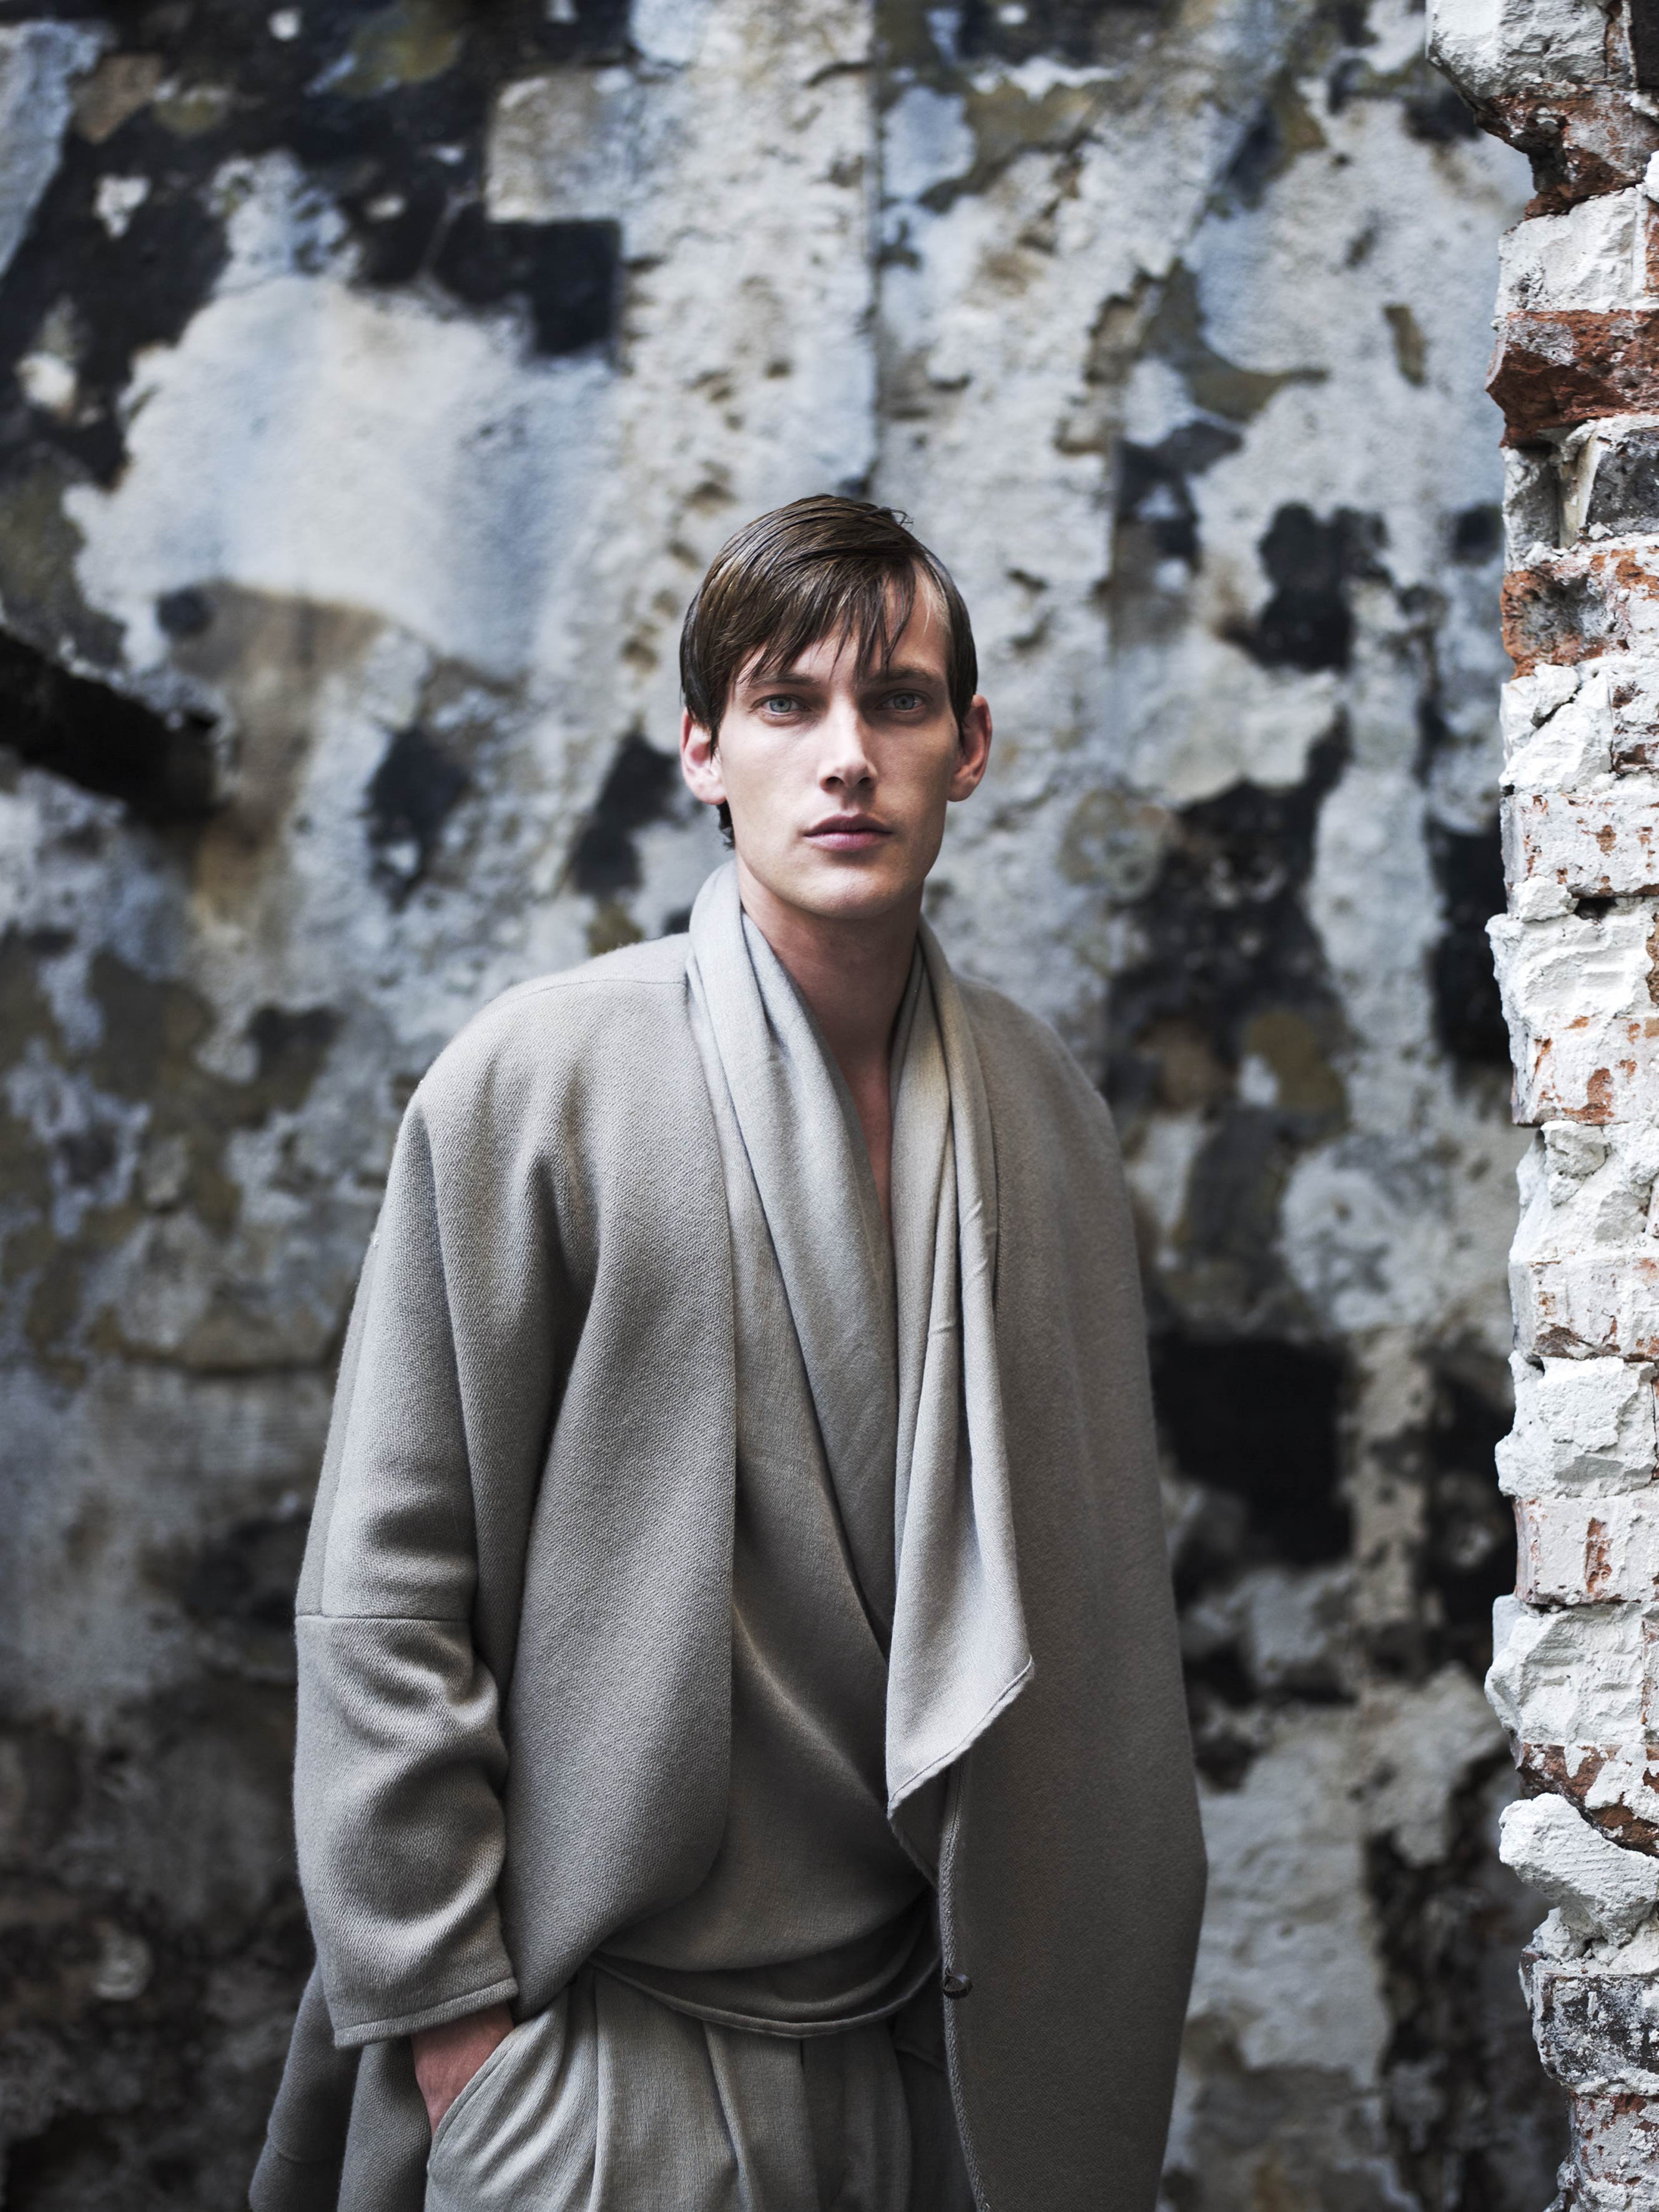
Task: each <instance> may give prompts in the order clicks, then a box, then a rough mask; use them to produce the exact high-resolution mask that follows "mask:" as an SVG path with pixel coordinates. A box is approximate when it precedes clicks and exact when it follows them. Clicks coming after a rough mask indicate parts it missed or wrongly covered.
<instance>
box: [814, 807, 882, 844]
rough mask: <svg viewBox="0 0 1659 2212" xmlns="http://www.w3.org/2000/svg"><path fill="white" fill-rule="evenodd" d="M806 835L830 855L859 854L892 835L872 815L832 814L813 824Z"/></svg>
mask: <svg viewBox="0 0 1659 2212" xmlns="http://www.w3.org/2000/svg"><path fill="white" fill-rule="evenodd" d="M806 834H807V836H809V837H810V838H811V841H812V842H813V843H814V844H815V845H819V846H827V847H828V848H829V850H830V851H831V852H832V853H860V852H864V851H866V850H867V849H868V848H869V847H871V846H872V845H879V844H881V843H883V842H884V841H885V840H886V839H887V838H889V837H890V836H892V834H893V833H892V831H891V830H890V829H889V828H888V827H887V825H886V823H883V822H878V821H877V819H876V817H875V816H874V815H873V814H832V815H830V816H829V817H828V818H827V820H825V821H823V822H817V823H814V824H813V825H812V827H811V829H809V830H808V831H807V833H806Z"/></svg>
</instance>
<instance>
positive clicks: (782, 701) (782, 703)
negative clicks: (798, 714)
mask: <svg viewBox="0 0 1659 2212" xmlns="http://www.w3.org/2000/svg"><path fill="white" fill-rule="evenodd" d="M799 705H800V701H799V699H797V698H796V697H795V696H793V693H791V692H788V691H775V692H773V693H772V694H771V696H769V698H765V699H763V700H762V701H761V711H762V713H763V714H793V713H795V711H796V710H797V708H799Z"/></svg>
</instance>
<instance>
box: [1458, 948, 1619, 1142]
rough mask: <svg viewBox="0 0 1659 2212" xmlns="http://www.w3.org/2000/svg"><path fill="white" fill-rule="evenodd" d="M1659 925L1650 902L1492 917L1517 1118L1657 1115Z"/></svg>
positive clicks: (1599, 1118) (1604, 1118)
mask: <svg viewBox="0 0 1659 2212" xmlns="http://www.w3.org/2000/svg"><path fill="white" fill-rule="evenodd" d="M1653 931H1654V921H1653V916H1652V914H1651V912H1650V909H1649V908H1646V907H1644V906H1632V907H1629V908H1619V909H1616V910H1614V911H1613V912H1612V913H1609V914H1606V915H1601V916H1600V917H1593V916H1589V915H1579V914H1576V913H1575V914H1570V915H1559V916H1552V917H1551V918H1550V919H1548V920H1546V921H1519V920H1516V918H1515V917H1513V916H1511V915H1499V916H1498V918H1497V919H1496V920H1495V921H1493V922H1492V924H1491V927H1490V929H1489V932H1488V934H1489V935H1490V937H1491V939H1492V957H1493V961H1494V963H1495V965H1496V967H1497V969H1498V987H1499V988H1500V990H1501V991H1502V993H1503V997H1504V1018H1506V1020H1507V1021H1508V1023H1509V1025H1510V1045H1511V1048H1512V1050H1513V1052H1514V1055H1515V1069H1516V1094H1515V1095H1516V1107H1515V1111H1516V1120H1517V1121H1533V1122H1536V1121H1546V1120H1547V1119H1549V1118H1550V1117H1551V1116H1552V1115H1570V1116H1571V1117H1573V1118H1574V1119H1577V1120H1583V1121H1611V1120H1613V1119H1614V1118H1615V1117H1616V1118H1618V1119H1620V1120H1626V1121H1644V1120H1648V1119H1650V1118H1653V1117H1655V1116H1659V1001H1656V1000H1655V997H1654V993H1653V986H1654V981H1655V975H1654V954H1653V945H1652V939H1653Z"/></svg>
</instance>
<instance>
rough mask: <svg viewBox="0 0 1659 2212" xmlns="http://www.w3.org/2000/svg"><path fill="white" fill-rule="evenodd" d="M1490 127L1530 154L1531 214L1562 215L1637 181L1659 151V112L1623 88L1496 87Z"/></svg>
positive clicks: (1485, 115)
mask: <svg viewBox="0 0 1659 2212" xmlns="http://www.w3.org/2000/svg"><path fill="white" fill-rule="evenodd" d="M1481 120H1482V122H1483V123H1484V124H1485V125H1486V129H1487V130H1489V131H1495V132H1496V133H1497V135H1498V137H1500V138H1507V139H1508V141H1509V143H1510V145H1511V146H1518V147H1519V148H1520V149H1521V150H1522V153H1523V154H1529V155H1531V156H1532V160H1533V165H1534V166H1533V183H1534V188H1535V189H1534V196H1533V197H1532V199H1531V200H1530V201H1529V202H1528V206H1527V213H1528V215H1529V216H1534V215H1565V212H1566V210H1568V209H1569V208H1571V207H1577V204H1578V203H1579V202H1580V201H1581V200H1588V199H1595V198H1597V197H1599V196H1600V195H1601V193H1603V192H1616V191H1619V190H1620V187H1621V186H1623V185H1632V184H1635V183H1637V182H1638V180H1639V179H1640V178H1641V175H1642V172H1643V170H1644V168H1645V167H1647V163H1648V158H1649V156H1650V155H1651V154H1653V153H1654V152H1656V151H1659V120H1656V118H1653V117H1652V116H1650V115H1645V114H1644V113H1643V112H1642V111H1641V110H1640V109H1639V108H1638V107H1636V106H1632V101H1631V96H1630V94H1628V93H1627V92H1623V91H1620V90H1617V89H1615V88H1612V87H1604V86H1601V85H1597V86H1596V88H1595V90H1594V91H1593V92H1569V91H1567V90H1566V89H1565V88H1564V87H1559V86H1552V87H1551V88H1549V90H1548V91H1547V92H1540V91H1535V90H1528V91H1524V92H1504V93H1499V94H1498V95H1497V97H1496V98H1495V99H1493V100H1491V101H1490V102H1488V103H1487V105H1486V106H1485V108H1483V110H1482V114H1481Z"/></svg>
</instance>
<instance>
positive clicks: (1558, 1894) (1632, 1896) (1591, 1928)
mask: <svg viewBox="0 0 1659 2212" xmlns="http://www.w3.org/2000/svg"><path fill="white" fill-rule="evenodd" d="M1498 1857H1500V1858H1501V1859H1502V1860H1503V1862H1504V1865H1505V1866H1506V1867H1508V1868H1510V1869H1511V1871H1512V1872H1514V1873H1515V1874H1517V1875H1519V1876H1520V1877H1521V1879H1522V1881H1524V1882H1526V1883H1527V1884H1528V1886H1529V1887H1532V1888H1534V1889H1535V1890H1537V1891H1538V1892H1539V1893H1540V1895H1541V1896H1543V1897H1546V1898H1547V1899H1548V1900H1549V1902H1550V1903H1551V1904H1552V1905H1554V1906H1555V1907H1556V1909H1557V1910H1558V1911H1559V1913H1560V1914H1561V1917H1562V1918H1563V1919H1564V1920H1565V1922H1566V1923H1567V1925H1568V1927H1569V1928H1571V1929H1572V1930H1573V1932H1574V1933H1575V1934H1579V1935H1589V1936H1604V1937H1611V1938H1612V1939H1613V1942H1619V1943H1623V1942H1628V1941H1629V1940H1630V1938H1631V1937H1632V1936H1633V1935H1634V1934H1635V1933H1636V1931H1637V1929H1638V1928H1639V1927H1640V1926H1641V1924H1642V1923H1643V1922H1644V1920H1645V1919H1646V1918H1647V1917H1648V1915H1649V1913H1650V1912H1651V1911H1652V1910H1653V1908H1654V1906H1655V1905H1659V1859H1650V1858H1648V1857H1644V1855H1643V1854H1642V1853H1641V1852H1639V1851H1627V1850H1621V1849H1620V1846H1619V1845H1618V1844H1614V1843H1610V1842H1609V1841H1608V1839H1607V1837H1606V1836H1604V1835H1603V1834H1602V1833H1601V1830H1600V1829H1599V1828H1597V1827H1595V1826H1593V1825H1592V1823H1591V1822H1589V1820H1585V1819H1584V1818H1583V1815H1582V1814H1578V1813H1576V1812H1574V1810H1573V1808H1572V1807H1571V1805H1569V1804H1568V1803H1567V1802H1566V1801H1565V1798H1562V1797H1523V1798H1522V1799H1521V1800H1520V1802H1518V1803H1516V1804H1514V1805H1510V1806H1506V1807H1505V1808H1504V1817H1503V1822H1502V1826H1501V1827H1500V1830H1499V1841H1498Z"/></svg>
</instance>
